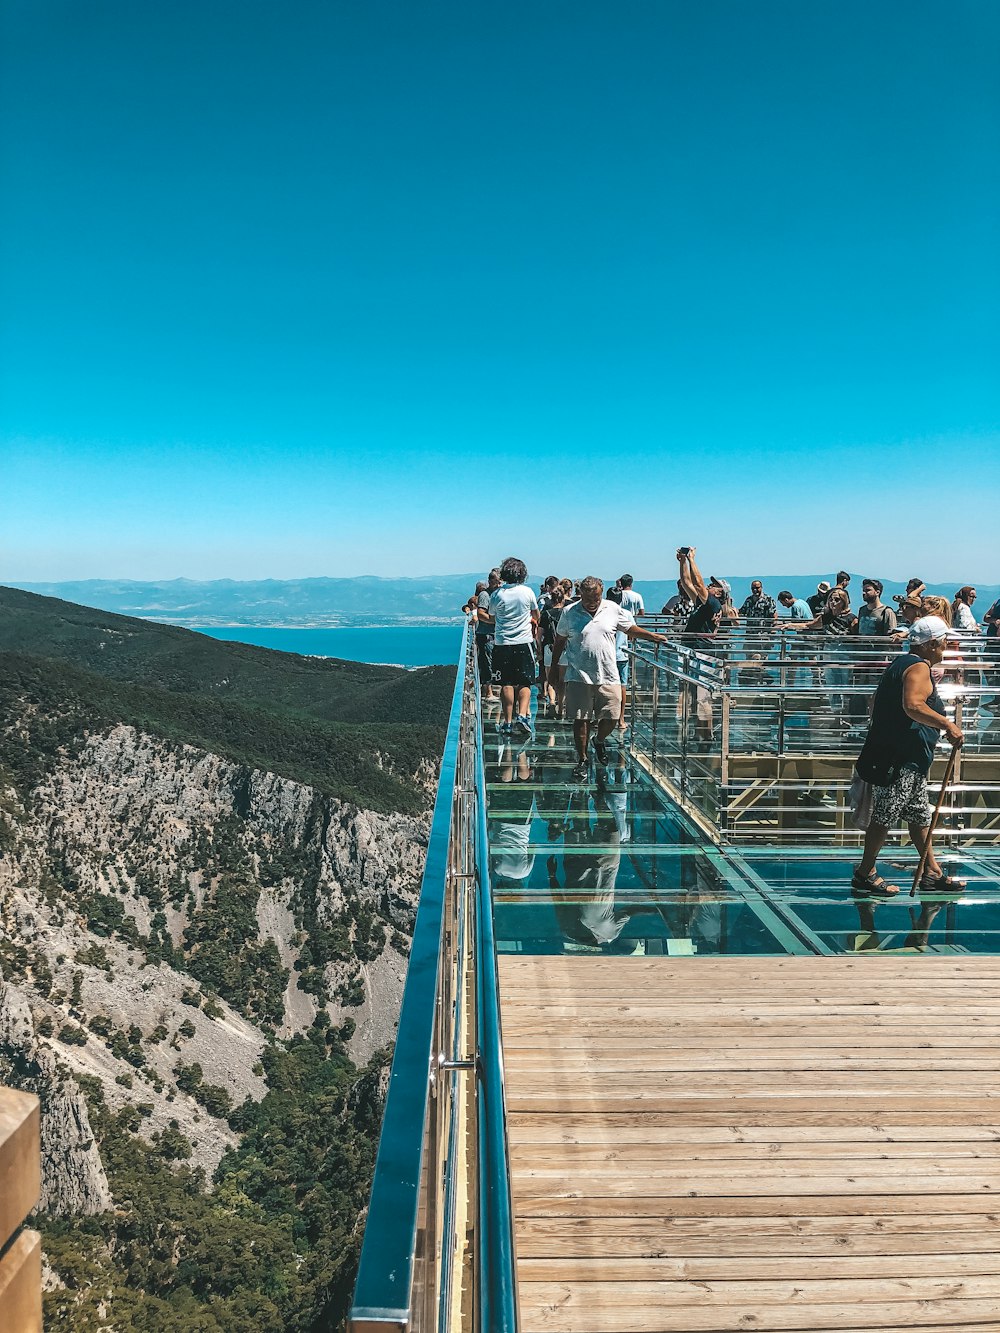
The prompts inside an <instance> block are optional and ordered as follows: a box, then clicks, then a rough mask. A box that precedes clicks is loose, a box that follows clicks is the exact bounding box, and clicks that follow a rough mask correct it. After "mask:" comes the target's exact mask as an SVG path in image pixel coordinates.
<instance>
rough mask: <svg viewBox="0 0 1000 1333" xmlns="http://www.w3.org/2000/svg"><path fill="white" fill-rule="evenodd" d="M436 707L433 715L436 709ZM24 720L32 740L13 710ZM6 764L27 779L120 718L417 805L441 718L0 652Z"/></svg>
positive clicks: (28, 782) (284, 770)
mask: <svg viewBox="0 0 1000 1333" xmlns="http://www.w3.org/2000/svg"><path fill="white" fill-rule="evenodd" d="M435 716H436V715H435ZM14 718H17V719H19V722H18V726H19V727H22V728H26V729H27V733H28V735H27V739H28V742H29V743H28V744H24V743H22V738H21V736H20V735H18V734H12V733H11V730H10V725H9V720H10V719H14ZM0 719H7V720H8V722H7V723H4V724H0V764H2V765H3V766H4V767H6V768H7V770H8V772H9V773H10V775H11V777H12V778H13V779H14V780H15V783H16V785H18V787H19V788H20V789H22V790H27V789H30V787H31V786H32V785H34V783H35V782H37V781H38V779H39V777H40V776H41V774H42V773H43V772H44V771H46V769H47V768H48V767H49V766H50V765H51V763H52V761H53V760H54V759H55V758H56V757H57V756H58V755H59V754H60V753H63V752H67V751H70V750H72V749H73V748H74V747H76V746H78V745H79V744H80V743H81V741H82V740H83V739H84V738H85V736H86V735H87V734H88V733H91V732H94V731H99V730H101V729H102V728H106V727H110V726H114V725H116V724H118V723H124V724H126V725H128V726H134V727H136V728H137V729H138V730H140V731H143V732H146V733H148V734H150V735H153V736H159V737H161V738H162V739H164V740H167V741H172V742H175V743H181V744H186V745H192V746H195V747H196V748H197V749H200V750H207V751H208V752H209V753H211V754H217V755H220V756H221V757H223V758H226V759H231V760H233V761H234V762H235V763H239V764H245V765H247V766H248V767H249V768H254V769H262V770H264V771H266V772H271V773H277V774H279V775H280V776H282V777H287V778H291V779H292V780H293V781H295V782H301V783H303V784H305V785H306V786H310V787H314V788H315V789H316V790H317V791H320V792H324V793H326V794H328V795H331V796H336V797H338V798H339V799H341V800H344V801H349V802H351V803H352V804H355V805H358V806H361V807H362V808H364V809H369V810H378V811H382V812H386V811H399V812H401V813H417V812H419V811H421V810H423V809H426V807H427V804H428V801H427V795H426V792H425V791H424V790H422V789H421V787H420V786H419V785H418V784H415V783H414V777H415V776H416V775H417V774H419V773H420V771H421V769H422V768H426V767H427V766H429V765H433V764H434V763H436V761H437V759H438V757H439V755H440V753H441V746H442V743H443V737H444V729H443V725H440V724H437V725H436V724H434V723H428V722H425V723H423V724H415V723H408V724H405V725H404V724H399V723H393V724H390V723H345V722H324V721H322V720H319V719H312V718H308V719H307V718H304V717H302V716H296V715H294V714H291V713H285V712H281V711H274V710H273V709H272V708H270V707H264V706H255V705H252V704H245V703H240V702H236V701H233V700H229V699H222V698H213V697H211V696H209V695H205V694H198V693H181V692H179V691H174V690H168V689H164V688H162V687H158V686H153V685H137V684H133V683H132V682H130V681H124V680H110V679H108V678H106V677H104V676H101V675H98V674H96V673H95V672H93V671H89V670H85V669H82V668H80V667H76V666H73V665H70V664H69V663H66V662H62V661H59V660H56V659H52V658H44V657H39V656H31V655H28V654H26V653H20V652H0Z"/></svg>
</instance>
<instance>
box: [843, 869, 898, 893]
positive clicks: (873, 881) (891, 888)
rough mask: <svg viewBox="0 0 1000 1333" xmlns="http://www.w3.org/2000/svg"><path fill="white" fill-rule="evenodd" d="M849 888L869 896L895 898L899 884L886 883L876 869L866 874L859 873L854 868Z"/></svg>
mask: <svg viewBox="0 0 1000 1333" xmlns="http://www.w3.org/2000/svg"><path fill="white" fill-rule="evenodd" d="M851 888H852V889H857V890H858V892H859V893H865V894H867V895H868V896H869V897H870V898H895V896H896V894H897V893H899V885H898V884H887V883H886V882H885V880H884V879H883V878H882V876H881V875H880V874H879V873H878V871H876V870H872V871H869V873H868V874H867V875H859V874H858V872H857V871H856V870H855V872H854V874H853V875H852V876H851Z"/></svg>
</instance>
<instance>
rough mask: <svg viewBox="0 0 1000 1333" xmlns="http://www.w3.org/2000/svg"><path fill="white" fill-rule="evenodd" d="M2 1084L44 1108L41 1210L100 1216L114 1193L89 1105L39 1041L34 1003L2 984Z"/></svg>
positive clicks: (0, 1020)
mask: <svg viewBox="0 0 1000 1333" xmlns="http://www.w3.org/2000/svg"><path fill="white" fill-rule="evenodd" d="M0 1082H2V1083H7V1084H13V1085H16V1086H17V1087H19V1088H22V1089H23V1090H25V1091H27V1092H33V1093H34V1094H35V1095H36V1096H37V1097H38V1098H39V1100H40V1102H41V1108H42V1115H41V1150H42V1193H41V1199H40V1200H39V1208H40V1209H42V1210H43V1211H45V1212H50V1213H54V1214H56V1215H60V1216H61V1215H66V1214H69V1215H74V1214H88V1213H100V1212H103V1211H104V1210H105V1209H106V1208H110V1207H111V1191H110V1190H109V1188H108V1178H107V1176H106V1174H105V1171H104V1164H103V1163H102V1161H101V1157H100V1153H99V1152H98V1151H97V1145H96V1144H95V1143H94V1135H93V1133H92V1132H91V1128H90V1117H89V1116H88V1114H87V1104H86V1102H85V1101H84V1099H83V1095H82V1094H81V1092H80V1090H79V1088H78V1087H77V1085H76V1083H75V1082H73V1080H72V1079H70V1078H68V1077H67V1076H66V1073H65V1072H64V1071H62V1070H60V1068H59V1061H58V1059H57V1058H56V1056H55V1054H54V1053H53V1052H52V1051H51V1050H49V1049H48V1048H47V1047H46V1046H44V1045H43V1044H41V1043H40V1042H39V1041H38V1038H37V1036H36V1034H35V1027H34V1023H33V1021H32V1017H31V1006H30V1005H29V1003H28V998H27V996H26V995H24V994H23V993H22V992H21V991H19V990H17V989H16V988H15V987H14V986H10V985H6V984H4V983H2V982H0Z"/></svg>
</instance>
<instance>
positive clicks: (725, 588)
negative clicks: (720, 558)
mask: <svg viewBox="0 0 1000 1333" xmlns="http://www.w3.org/2000/svg"><path fill="white" fill-rule="evenodd" d="M708 581H709V583H714V584H715V586H716V587H717V588H721V589H722V591H723V592H724V593H725V594H726V596H727V597H731V596H732V594H733V590H732V588H730V586H729V584H728V583H727V582H726V580H725V579H717V578H716V577H715V575H714V574H712V575H710V576H709V580H708Z"/></svg>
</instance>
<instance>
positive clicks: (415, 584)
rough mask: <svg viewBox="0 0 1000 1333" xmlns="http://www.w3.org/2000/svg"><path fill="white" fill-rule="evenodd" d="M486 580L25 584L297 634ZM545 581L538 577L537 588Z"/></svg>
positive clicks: (669, 587)
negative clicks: (281, 628)
mask: <svg viewBox="0 0 1000 1333" xmlns="http://www.w3.org/2000/svg"><path fill="white" fill-rule="evenodd" d="M703 572H704V574H705V575H706V577H707V576H708V574H710V573H713V574H720V576H721V577H723V578H725V579H727V580H728V581H729V582H730V583H731V585H732V589H733V597H734V599H735V601H736V604H737V605H739V604H740V602H742V600H743V599H744V597H746V595H747V593H748V592H749V591H750V581H751V579H753V578H757V577H760V578H762V579H763V582H764V587H765V589H766V590H767V591H768V592H770V593H771V594H772V595H774V594H776V593H778V592H780V591H781V589H782V588H787V589H788V590H789V591H790V592H792V593H794V594H795V595H796V596H797V597H801V596H808V595H810V594H811V593H814V592H815V591H816V585H817V584H818V583H819V582H820V581H821V580H823V579H825V580H827V581H828V582H832V581H833V576H834V575H833V571H827V572H826V573H820V574H767V575H757V574H754V573H753V572H751V573H749V574H745V575H744V574H726V573H725V572H724V571H719V570H716V569H713V568H711V567H708V568H706V569H705V570H704V571H703ZM482 577H484V575H483V574H482V573H480V574H441V575H427V576H424V577H421V578H411V579H382V578H374V577H363V578H350V579H336V578H311V579H257V580H247V581H245V582H244V581H236V580H233V579H213V580H210V581H207V582H198V581H195V580H192V579H169V580H163V581H161V582H150V583H145V582H133V581H131V580H126V579H87V580H82V581H79V582H67V583H22V584H18V585H16V586H18V587H20V588H23V589H25V590H27V591H28V592H34V593H41V594H43V595H45V596H49V597H59V598H62V599H64V600H66V601H70V602H77V603H82V604H83V605H84V606H91V607H96V608H99V609H100V610H103V611H116V612H118V613H119V614H120V615H128V616H140V617H142V618H143V619H148V620H162V621H166V622H168V623H169V624H174V625H185V626H188V627H199V628H211V627H214V626H219V625H243V626H264V625H268V626H287V627H289V628H308V627H318V628H333V627H336V626H365V625H406V624H414V625H426V624H435V623H441V622H446V621H449V620H455V619H457V618H458V616H459V614H460V610H461V607H462V604H463V602H464V601H465V599H466V598H467V597H468V596H469V594H470V593H471V592H472V591H473V589H474V587H475V585H476V580H477V579H479V578H482ZM538 577H539V576H533V578H532V582H533V583H534V584H537V582H538ZM956 586H957V585H955V584H952V583H947V584H945V583H930V584H928V590H929V591H931V592H936V593H942V594H943V595H944V596H946V597H949V598H950V597H952V596H954V593H955V588H956ZM636 587H637V588H638V589H639V591H640V592H641V593H642V595H643V597H644V598H645V602H646V609H647V610H648V611H654V610H655V611H658V610H659V609H660V607H661V606H662V605H663V604H664V602H665V601H666V600H667V598H669V597H672V596H673V594H674V593H675V592H676V583H675V581H674V580H673V579H669V580H668V579H642V578H637V579H636ZM976 587H977V590H978V592H979V601H978V603H977V606H976V610H977V612H979V614H980V615H981V614H982V612H983V611H985V610H986V608H987V607H988V606H989V605H990V604H991V603H992V602H993V601H994V600H995V599H996V597H997V596H998V595H1000V585H998V584H977V585H976ZM903 588H904V584H903V583H895V582H889V581H886V585H885V594H884V596H885V598H886V600H888V598H889V597H891V596H892V594H894V593H900V592H902V591H903ZM851 590H852V593H853V594H854V596H853V601H854V603H855V605H856V604H857V603H858V602H859V601H860V598H861V575H859V574H856V575H854V576H853V577H852V583H851Z"/></svg>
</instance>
